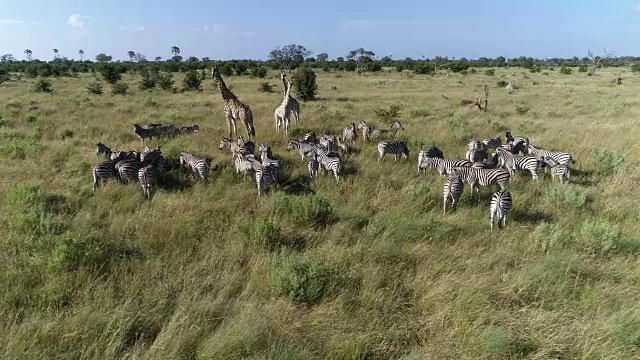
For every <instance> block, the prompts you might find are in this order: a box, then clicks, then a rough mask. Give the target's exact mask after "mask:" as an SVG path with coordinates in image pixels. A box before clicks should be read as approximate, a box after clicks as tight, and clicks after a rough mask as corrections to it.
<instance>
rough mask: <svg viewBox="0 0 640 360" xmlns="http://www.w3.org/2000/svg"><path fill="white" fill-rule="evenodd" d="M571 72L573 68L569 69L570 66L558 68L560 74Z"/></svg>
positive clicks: (569, 73)
mask: <svg viewBox="0 0 640 360" xmlns="http://www.w3.org/2000/svg"><path fill="white" fill-rule="evenodd" d="M572 72H573V70H571V68H569V67H566V66H563V67H561V68H560V74H562V75H571V73H572Z"/></svg>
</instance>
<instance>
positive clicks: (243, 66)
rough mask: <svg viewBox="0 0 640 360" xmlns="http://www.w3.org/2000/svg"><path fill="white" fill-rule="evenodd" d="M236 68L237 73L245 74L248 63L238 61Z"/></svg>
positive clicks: (239, 74)
mask: <svg viewBox="0 0 640 360" xmlns="http://www.w3.org/2000/svg"><path fill="white" fill-rule="evenodd" d="M234 70H235V72H236V75H238V76H241V75H244V73H246V72H247V64H245V63H244V62H237V63H236V65H235V66H234Z"/></svg>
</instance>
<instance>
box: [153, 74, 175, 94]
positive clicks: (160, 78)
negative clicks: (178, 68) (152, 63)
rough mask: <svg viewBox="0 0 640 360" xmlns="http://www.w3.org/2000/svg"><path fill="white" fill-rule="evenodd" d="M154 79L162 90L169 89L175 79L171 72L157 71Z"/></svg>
mask: <svg viewBox="0 0 640 360" xmlns="http://www.w3.org/2000/svg"><path fill="white" fill-rule="evenodd" d="M156 81H157V82H158V86H160V88H161V89H162V90H171V89H172V88H173V84H174V83H175V81H174V80H173V75H172V74H171V73H159V74H158V75H157V79H156Z"/></svg>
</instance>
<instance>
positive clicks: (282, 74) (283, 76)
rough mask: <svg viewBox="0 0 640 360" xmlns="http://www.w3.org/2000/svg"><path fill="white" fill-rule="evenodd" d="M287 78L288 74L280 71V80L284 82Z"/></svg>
mask: <svg viewBox="0 0 640 360" xmlns="http://www.w3.org/2000/svg"><path fill="white" fill-rule="evenodd" d="M286 77H287V74H286V73H285V72H284V70H280V79H282V80H284V78H286Z"/></svg>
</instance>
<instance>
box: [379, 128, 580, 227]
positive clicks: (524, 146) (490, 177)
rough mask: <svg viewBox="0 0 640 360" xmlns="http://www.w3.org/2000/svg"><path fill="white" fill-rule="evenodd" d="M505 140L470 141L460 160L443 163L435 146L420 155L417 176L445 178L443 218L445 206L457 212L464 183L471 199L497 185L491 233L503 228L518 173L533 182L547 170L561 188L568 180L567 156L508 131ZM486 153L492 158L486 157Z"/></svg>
mask: <svg viewBox="0 0 640 360" xmlns="http://www.w3.org/2000/svg"><path fill="white" fill-rule="evenodd" d="M505 138H506V141H505V142H504V143H503V142H502V140H501V138H499V137H498V138H493V139H486V140H484V141H478V140H476V139H472V140H471V141H470V142H469V143H468V149H467V152H466V154H465V158H464V159H445V158H444V154H443V153H442V151H441V150H440V149H438V148H437V147H435V146H432V147H430V148H427V149H423V150H421V151H420V153H419V154H418V174H420V171H421V170H424V172H425V173H426V171H427V169H428V168H435V169H436V170H437V171H438V173H439V174H440V175H441V176H446V177H447V179H446V181H445V184H444V187H443V192H442V197H443V203H444V205H443V211H444V213H445V214H446V213H447V204H448V203H451V207H452V209H453V210H455V209H456V208H457V206H458V203H459V202H460V197H461V196H462V192H463V190H464V183H465V182H466V183H468V184H469V186H470V188H471V197H473V194H474V193H477V192H479V191H480V186H491V185H498V186H499V187H500V190H499V191H498V192H496V193H494V194H493V196H492V198H491V206H490V215H491V217H490V221H491V223H490V224H491V230H493V225H494V222H497V224H498V226H499V227H503V226H505V224H506V218H507V214H508V212H509V210H510V209H511V208H512V206H513V204H512V202H513V199H512V196H511V193H510V192H509V190H508V184H509V183H510V182H511V181H513V179H514V178H515V177H516V174H517V172H518V171H525V172H529V173H531V176H532V178H533V180H538V177H539V175H540V172H541V171H542V170H544V169H548V170H549V172H550V173H551V178H552V180H555V179H558V181H560V183H562V184H564V183H565V182H566V181H568V180H569V177H570V169H569V165H570V164H574V163H575V160H574V159H573V157H572V156H571V154H569V153H566V152H559V151H549V150H545V149H543V148H541V147H538V146H535V145H533V144H532V143H531V142H530V141H529V139H528V138H527V137H523V136H516V137H514V136H512V135H511V132H510V131H507V132H506V134H505ZM381 144H382V143H381ZM379 146H380V145H379ZM490 149H492V150H493V153H492V154H489V150H490Z"/></svg>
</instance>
